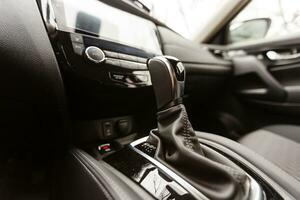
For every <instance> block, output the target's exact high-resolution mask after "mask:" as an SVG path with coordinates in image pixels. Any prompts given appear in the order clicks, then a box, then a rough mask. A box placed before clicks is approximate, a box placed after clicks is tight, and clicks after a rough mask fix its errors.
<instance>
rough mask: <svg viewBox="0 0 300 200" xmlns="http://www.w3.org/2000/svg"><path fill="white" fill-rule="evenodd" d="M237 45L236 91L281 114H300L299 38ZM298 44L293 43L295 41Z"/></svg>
mask: <svg viewBox="0 0 300 200" xmlns="http://www.w3.org/2000/svg"><path fill="white" fill-rule="evenodd" d="M297 38H298V40H296V37H295V36H293V37H292V38H285V39H280V40H274V41H273V42H271V41H267V42H262V43H256V44H255V43H251V44H247V45H245V46H242V45H240V46H239V48H237V46H235V47H234V48H233V49H231V48H229V49H228V51H231V54H232V51H239V52H241V51H242V52H243V54H242V55H238V56H233V57H232V61H233V64H234V76H235V78H234V81H233V85H234V88H235V92H236V93H237V94H238V95H239V96H240V97H241V98H242V99H244V100H247V101H250V102H252V103H255V104H257V105H259V106H263V107H264V108H267V109H272V110H273V111H277V112H280V113H288V114H300V79H299V77H300V54H299V53H298V52H299V50H298V49H300V45H299V44H298V43H299V37H297ZM292 41H293V42H294V43H293V42H292Z"/></svg>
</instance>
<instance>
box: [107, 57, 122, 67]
mask: <svg viewBox="0 0 300 200" xmlns="http://www.w3.org/2000/svg"><path fill="white" fill-rule="evenodd" d="M105 63H106V64H108V65H113V66H117V67H120V61H119V60H118V59H113V58H106V60H105Z"/></svg>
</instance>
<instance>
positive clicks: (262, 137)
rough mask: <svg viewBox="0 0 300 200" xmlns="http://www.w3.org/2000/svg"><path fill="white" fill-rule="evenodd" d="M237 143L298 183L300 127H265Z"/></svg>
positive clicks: (299, 170)
mask: <svg viewBox="0 0 300 200" xmlns="http://www.w3.org/2000/svg"><path fill="white" fill-rule="evenodd" d="M239 142H240V143H241V144H243V145H245V146H247V147H248V148H250V149H252V150H253V151H255V152H256V153H258V154H260V155H261V156H263V157H264V158H266V159H267V160H269V161H271V162H273V163H274V164H276V165H277V166H278V167H280V168H281V169H282V170H284V171H285V172H287V173H288V174H290V175H291V176H293V177H294V178H296V179H297V180H298V181H300V160H299V158H300V126H293V125H273V126H267V127H264V128H262V129H259V130H257V131H254V132H251V133H249V134H247V135H246V136H244V137H242V138H241V139H240V140H239Z"/></svg>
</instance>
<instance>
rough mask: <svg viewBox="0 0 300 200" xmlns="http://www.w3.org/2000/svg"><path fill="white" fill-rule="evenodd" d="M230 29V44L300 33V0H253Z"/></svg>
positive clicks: (233, 21) (234, 20)
mask: <svg viewBox="0 0 300 200" xmlns="http://www.w3.org/2000/svg"><path fill="white" fill-rule="evenodd" d="M228 29H229V30H228V32H227V38H226V39H227V43H229V44H232V43H238V42H244V41H254V40H258V39H263V38H276V37H282V36H288V35H292V34H296V33H299V34H300V1H299V0H252V1H251V2H250V3H249V4H248V5H247V6H246V7H245V8H244V9H243V10H242V11H241V12H240V13H239V14H238V15H237V16H236V17H235V18H234V19H233V20H232V21H231V22H230V24H229V28H228Z"/></svg>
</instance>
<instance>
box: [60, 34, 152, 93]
mask: <svg viewBox="0 0 300 200" xmlns="http://www.w3.org/2000/svg"><path fill="white" fill-rule="evenodd" d="M59 34H60V37H63V40H61V41H66V42H64V44H63V45H62V48H63V51H64V56H65V57H66V58H67V61H68V65H69V66H70V69H71V70H72V71H73V72H74V73H76V74H77V75H78V76H82V77H84V78H86V79H91V80H95V81H97V82H99V83H101V84H105V85H114V86H117V87H126V88H138V87H145V86H150V85H151V78H150V74H149V71H148V68H147V64H146V63H147V60H148V58H151V57H153V56H155V55H153V54H151V53H148V52H146V51H144V50H141V49H136V48H134V47H130V46H126V45H123V44H119V43H115V42H112V41H107V40H102V39H100V38H97V37H93V36H90V35H85V34H80V33H68V32H60V33H59Z"/></svg>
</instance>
